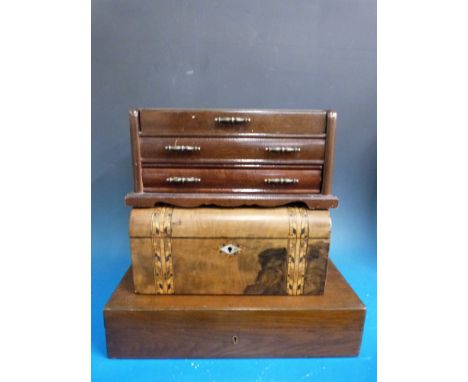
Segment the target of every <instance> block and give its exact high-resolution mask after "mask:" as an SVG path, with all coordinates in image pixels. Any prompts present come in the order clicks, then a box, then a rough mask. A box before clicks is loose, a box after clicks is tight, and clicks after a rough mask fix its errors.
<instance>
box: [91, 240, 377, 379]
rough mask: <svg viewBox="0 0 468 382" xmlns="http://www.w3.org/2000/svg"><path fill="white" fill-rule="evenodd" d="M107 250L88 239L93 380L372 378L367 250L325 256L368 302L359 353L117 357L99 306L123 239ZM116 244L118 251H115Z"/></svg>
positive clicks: (111, 283)
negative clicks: (109, 344)
mask: <svg viewBox="0 0 468 382" xmlns="http://www.w3.org/2000/svg"><path fill="white" fill-rule="evenodd" d="M112 247H114V248H112V251H111V252H110V251H109V248H106V246H104V245H100V243H94V242H93V254H92V273H91V278H92V307H91V308H92V317H91V320H92V321H91V324H92V336H91V338H92V349H91V350H92V351H91V365H92V378H93V381H347V382H349V381H375V380H376V358H377V354H376V353H377V350H376V343H377V339H376V329H377V328H376V326H377V325H376V309H377V301H376V300H377V299H376V276H377V272H376V256H375V245H370V246H369V247H368V248H367V250H363V249H355V250H350V249H349V247H348V248H347V249H344V248H340V244H338V245H335V246H332V248H331V251H330V257H331V259H332V260H333V261H334V263H335V265H336V266H337V267H338V269H339V270H340V271H341V273H342V274H343V275H344V277H345V278H346V280H347V281H348V283H349V284H350V285H351V286H352V288H353V289H354V290H355V292H356V293H357V294H358V296H359V297H360V298H361V300H362V301H363V302H364V304H365V305H366V307H367V315H366V321H365V325H364V335H363V341H362V345H361V352H360V354H359V356H357V357H349V358H308V359H305V358H299V359H181V360H119V359H108V358H107V355H106V344H105V332H104V325H103V316H102V310H103V307H104V305H105V304H106V302H107V300H108V299H109V297H110V295H111V294H112V292H113V290H114V289H115V287H116V286H117V284H118V283H119V281H120V279H121V278H122V276H123V274H124V273H125V271H126V270H127V268H128V266H129V265H130V255H129V253H128V249H127V248H128V247H127V243H126V238H124V239H122V242H117V243H115V242H114V243H113V245H112ZM116 248H118V249H119V250H116Z"/></svg>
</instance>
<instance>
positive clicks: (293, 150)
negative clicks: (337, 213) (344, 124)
mask: <svg viewBox="0 0 468 382" xmlns="http://www.w3.org/2000/svg"><path fill="white" fill-rule="evenodd" d="M218 117H221V118H225V117H230V118H234V120H235V119H236V118H237V119H238V118H241V119H242V120H243V122H242V123H218V122H216V119H217V118H218ZM335 119H336V113H334V112H326V111H324V110H227V109H226V110H186V109H138V110H135V111H133V112H132V114H131V119H130V122H131V132H132V147H133V148H132V152H133V162H134V178H135V181H134V183H135V186H134V192H133V193H131V194H129V195H128V196H127V198H126V202H127V204H128V205H131V206H135V207H148V206H154V205H155V204H156V203H167V204H172V205H173V206H178V207H196V206H203V205H217V206H222V207H234V206H241V205H257V206H261V207H274V206H281V205H285V204H289V203H296V202H302V203H304V204H305V205H306V206H307V207H308V208H311V209H322V208H326V209H328V208H334V207H336V206H337V203H338V199H337V198H336V197H335V196H333V195H331V179H332V177H331V174H332V170H333V168H332V167H333V150H334V136H335V126H336V124H335V122H334V121H335ZM181 147H183V149H181ZM187 147H190V149H187ZM267 149H270V150H271V149H275V150H276V151H275V150H273V151H269V150H267ZM171 177H172V178H174V177H179V178H180V177H182V178H191V177H192V178H193V177H194V178H200V179H201V181H200V183H198V184H189V183H184V184H174V183H167V181H166V179H168V178H171ZM323 177H326V180H325V182H324V179H323ZM266 178H285V179H293V180H294V182H296V180H297V181H298V183H293V184H289V185H288V184H284V183H283V184H268V183H264V180H265V179H266ZM324 191H326V192H324ZM264 194H271V196H270V195H264ZM320 194H321V195H327V197H326V198H315V197H314V195H320Z"/></svg>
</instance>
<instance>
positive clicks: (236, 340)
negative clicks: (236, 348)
mask: <svg viewBox="0 0 468 382" xmlns="http://www.w3.org/2000/svg"><path fill="white" fill-rule="evenodd" d="M238 342H239V338H238V337H237V336H232V343H233V344H234V345H237V343H238Z"/></svg>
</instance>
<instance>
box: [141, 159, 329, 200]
mask: <svg viewBox="0 0 468 382" xmlns="http://www.w3.org/2000/svg"><path fill="white" fill-rule="evenodd" d="M142 176H143V191H144V192H195V191H196V192H233V191H234V192H266V193H268V192H272V193H276V192H281V193H284V192H287V193H288V192H291V193H317V194H318V193H319V192H320V187H321V180H322V169H321V166H316V167H314V168H311V167H309V168H307V169H298V170H296V169H294V170H292V169H278V168H265V167H262V168H255V169H252V168H242V169H239V168H186V169H184V168H174V167H173V168H152V167H144V168H143V169H142Z"/></svg>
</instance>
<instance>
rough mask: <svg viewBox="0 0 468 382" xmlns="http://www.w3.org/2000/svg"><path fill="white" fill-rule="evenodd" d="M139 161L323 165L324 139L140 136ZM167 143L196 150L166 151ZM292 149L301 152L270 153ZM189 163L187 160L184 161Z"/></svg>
mask: <svg viewBox="0 0 468 382" xmlns="http://www.w3.org/2000/svg"><path fill="white" fill-rule="evenodd" d="M140 140H141V160H142V163H182V164H185V165H187V164H190V165H191V163H190V162H191V161H196V163H199V164H213V163H220V164H223V163H225V164H231V165H235V164H239V163H240V162H245V163H258V164H289V165H304V164H309V165H310V164H318V165H323V158H324V156H325V138H316V139H311V138H309V139H298V138H296V139H294V138H289V139H287V138H282V139H278V138H276V139H275V138H269V139H259V138H239V137H223V138H217V137H214V138H199V137H190V138H187V137H185V138H181V137H142V138H140ZM168 146H191V147H197V148H198V149H199V150H197V151H192V152H190V151H168V150H167V149H166V147H168ZM277 147H279V148H283V147H284V148H294V149H296V150H300V151H295V152H294V151H293V152H287V151H284V152H272V151H267V149H269V148H277ZM187 162H189V163H187Z"/></svg>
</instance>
